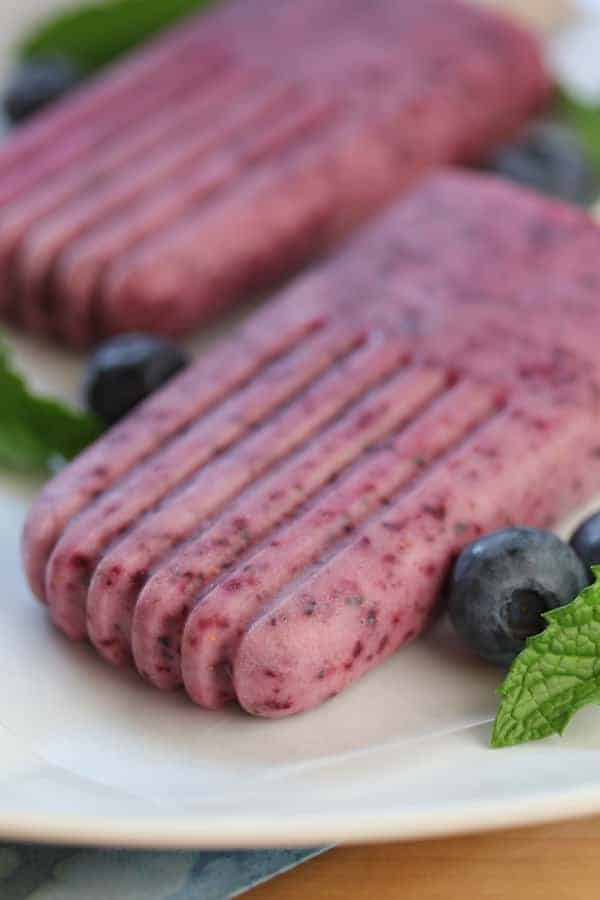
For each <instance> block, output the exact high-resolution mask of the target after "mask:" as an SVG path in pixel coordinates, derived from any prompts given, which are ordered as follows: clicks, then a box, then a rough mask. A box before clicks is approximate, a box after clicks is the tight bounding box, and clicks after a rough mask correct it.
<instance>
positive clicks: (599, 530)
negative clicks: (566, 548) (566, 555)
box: [571, 513, 600, 568]
mask: <svg viewBox="0 0 600 900" xmlns="http://www.w3.org/2000/svg"><path fill="white" fill-rule="evenodd" d="M571 547H572V548H573V550H574V551H575V553H576V554H577V556H578V557H579V558H580V559H582V560H583V562H584V563H585V564H586V566H587V567H588V568H591V567H592V566H600V513H596V515H594V516H592V517H591V518H589V519H586V521H585V522H583V523H582V524H581V525H580V526H579V528H578V529H577V531H576V532H575V534H574V535H573V537H572V538H571Z"/></svg>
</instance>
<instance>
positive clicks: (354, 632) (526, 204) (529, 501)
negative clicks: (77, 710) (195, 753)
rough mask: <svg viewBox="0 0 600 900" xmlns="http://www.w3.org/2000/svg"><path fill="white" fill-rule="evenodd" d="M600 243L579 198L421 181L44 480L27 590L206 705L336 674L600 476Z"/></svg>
mask: <svg viewBox="0 0 600 900" xmlns="http://www.w3.org/2000/svg"><path fill="white" fill-rule="evenodd" d="M599 251H600V232H599V231H598V228H597V225H596V224H595V223H594V222H593V221H592V220H591V219H590V218H589V217H588V216H587V215H586V214H584V213H583V212H581V211H579V210H574V209H571V208H569V207H567V206H564V205H562V204H558V203H554V202H551V201H549V200H546V199H543V198H541V197H539V196H536V195H534V194H533V193H530V192H528V191H525V190H522V189H519V188H517V187H515V186H511V185H508V184H506V183H503V182H501V181H499V180H496V179H494V178H491V177H486V176H482V175H474V174H466V173H459V172H457V171H454V172H452V171H446V172H443V173H440V174H438V175H435V176H431V177H430V178H428V179H426V180H425V181H424V182H423V184H422V185H421V186H420V187H419V188H416V189H413V190H412V191H410V192H408V194H407V195H406V196H405V198H404V200H403V202H401V203H400V204H398V205H397V206H396V207H394V208H393V209H392V210H390V211H389V212H388V213H387V214H385V215H384V216H383V217H381V218H380V219H379V220H378V221H377V222H376V223H374V224H373V225H372V226H370V227H369V228H367V229H365V230H363V232H361V233H360V234H359V235H358V236H357V237H356V238H355V239H353V240H352V241H351V242H350V243H348V244H347V245H346V246H345V247H344V248H343V249H342V250H341V251H339V252H338V253H337V254H336V255H335V256H334V257H332V258H331V259H330V260H328V261H325V262H323V263H322V264H321V265H320V266H317V267H315V268H314V269H313V270H311V271H310V272H308V273H307V274H305V275H304V276H302V277H300V278H298V279H297V280H296V281H295V282H293V283H292V284H291V285H290V286H289V287H288V288H286V289H285V290H284V291H283V292H282V293H281V294H280V296H279V297H276V298H274V299H273V300H272V301H271V302H270V303H268V304H266V305H265V306H264V307H263V308H262V309H261V310H260V311H259V312H258V313H256V314H255V315H254V316H252V317H251V318H250V319H248V320H247V321H246V323H245V324H244V325H242V326H240V327H238V329H237V330H236V331H234V333H233V334H232V335H231V336H229V337H227V338H225V339H223V340H222V341H221V342H220V343H219V344H217V345H216V346H215V347H213V348H212V349H211V350H210V351H209V352H208V353H206V354H205V355H204V356H202V357H201V358H200V359H199V360H198V361H197V362H196V363H195V364H194V365H193V366H192V367H190V368H189V369H188V370H187V371H186V372H184V373H183V374H182V375H180V376H178V377H177V378H176V379H175V380H174V381H173V382H171V383H170V384H169V385H168V386H167V387H166V388H165V389H164V390H162V391H161V392H159V393H158V394H157V395H155V396H154V397H152V398H150V399H149V400H148V401H146V403H145V404H143V405H142V406H140V407H139V408H138V409H137V410H135V411H134V412H133V413H132V414H130V416H129V417H128V418H126V419H125V420H124V421H123V423H121V424H120V425H118V426H117V427H115V428H114V429H112V430H111V431H109V432H108V433H107V435H106V436H105V437H103V438H102V439H101V440H100V441H98V442H97V443H96V444H95V445H94V446H93V447H91V448H90V449H89V450H88V451H86V452H85V453H84V454H82V456H81V457H79V459H77V460H76V461H75V462H74V463H72V464H71V465H70V466H69V467H67V468H66V469H64V470H63V471H62V472H61V473H60V474H59V475H58V476H57V477H56V478H55V479H54V480H53V481H52V482H50V483H49V485H48V486H47V487H46V488H45V489H44V491H43V492H42V495H41V497H40V499H39V500H38V501H37V503H36V504H35V505H34V507H33V509H32V510H31V513H30V515H29V517H28V521H27V524H26V527H25V532H24V538H23V549H24V558H25V565H26V569H27V572H28V575H29V579H30V583H31V586H32V589H33V591H34V592H35V593H36V594H37V595H38V596H39V597H40V599H42V600H44V601H45V602H47V603H48V605H49V608H50V613H51V615H52V618H53V620H54V621H55V623H56V624H57V625H58V626H59V627H60V628H61V629H62V630H63V631H64V632H65V633H66V634H67V635H69V636H70V637H71V638H73V639H86V638H88V639H89V640H91V641H92V643H93V644H94V645H95V647H96V648H97V650H98V652H99V653H100V654H101V655H102V656H103V657H104V658H105V659H107V660H108V661H109V662H111V663H113V664H115V665H131V664H132V663H135V665H136V666H137V668H138V670H139V672H140V673H141V675H142V676H143V677H144V678H145V679H146V680H147V681H149V682H151V683H152V684H154V685H155V686H156V687H158V688H160V689H163V690H170V689H174V688H177V687H179V686H181V685H182V684H183V685H184V686H185V689H186V690H187V692H188V694H189V696H190V697H191V698H192V699H193V700H194V701H195V702H197V703H198V704H199V705H201V706H204V707H206V708H210V709H215V708H219V707H220V706H222V705H223V704H224V703H226V702H229V701H232V700H236V699H237V701H238V702H239V703H240V704H242V706H243V707H244V708H245V709H247V710H248V711H249V712H251V713H253V714H256V715H260V716H268V717H278V716H284V715H289V714H292V713H296V712H301V711H304V710H306V709H310V708H312V707H314V706H316V705H318V704H319V703H321V702H323V701H325V700H327V699H329V698H331V697H333V696H334V695H335V694H337V693H339V692H340V691H341V690H343V689H344V688H345V687H347V686H348V685H350V684H351V683H352V682H353V681H354V680H355V679H356V678H358V677H360V676H362V675H363V674H365V673H366V672H368V671H369V670H370V669H372V668H373V667H375V666H376V665H377V664H378V663H380V662H381V661H383V660H384V659H386V658H387V657H388V656H389V655H390V654H392V653H393V652H395V651H396V650H397V649H398V648H399V647H401V646H402V645H404V644H405V643H407V642H408V641H411V640H413V639H415V638H416V637H418V635H419V634H420V633H421V632H422V631H423V629H424V628H425V627H426V625H427V622H428V621H429V619H430V617H431V616H432V614H433V612H434V610H435V608H436V604H437V601H438V598H439V595H440V590H441V587H442V584H443V581H444V579H445V577H446V574H447V572H448V569H449V566H450V564H451V561H452V559H453V558H454V556H455V555H456V554H457V553H458V552H459V551H460V549H461V548H462V547H464V545H465V544H466V543H468V542H469V541H470V540H472V539H473V538H475V537H477V536H479V535H480V534H482V533H484V532H487V531H490V530H493V529H494V528H498V527H503V526H506V525H508V524H511V523H514V524H520V525H533V526H540V527H548V526H551V525H552V524H553V523H555V522H556V521H557V520H558V519H559V518H560V517H561V516H562V515H563V514H564V513H566V512H568V511H569V510H570V509H572V507H573V506H574V505H575V504H577V503H579V502H580V501H582V500H584V499H586V498H588V497H589V496H590V495H591V494H593V493H594V492H595V491H597V490H598V489H599V488H600V363H598V359H597V353H596V339H595V334H596V331H597V328H598V327H599V326H600V307H599V304H598V288H599V287H600V253H599Z"/></svg>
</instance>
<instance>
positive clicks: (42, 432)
mask: <svg viewBox="0 0 600 900" xmlns="http://www.w3.org/2000/svg"><path fill="white" fill-rule="evenodd" d="M102 430H103V426H102V424H101V422H100V421H99V420H98V419H97V418H96V417H95V416H91V415H89V414H88V413H85V412H80V411H79V410H76V409H71V408H70V407H68V406H66V405H65V404H64V403H61V402H60V401H58V400H55V399H54V398H52V397H46V396H41V395H39V394H34V393H33V392H32V391H31V390H30V389H29V387H28V386H27V383H26V381H25V379H24V377H23V376H22V375H21V374H20V373H18V372H17V371H15V369H14V367H13V364H12V361H11V357H10V353H9V350H8V348H7V346H6V344H5V343H4V342H3V341H2V340H0V468H2V469H10V470H13V471H20V472H48V471H51V470H52V469H53V468H54V467H55V465H56V464H57V463H60V462H64V461H67V460H70V459H73V457H75V456H77V454H78V453H80V452H81V450H83V449H84V447H86V446H87V445H88V444H90V443H91V442H92V441H94V440H95V439H96V438H97V437H99V435H100V434H101V433H102Z"/></svg>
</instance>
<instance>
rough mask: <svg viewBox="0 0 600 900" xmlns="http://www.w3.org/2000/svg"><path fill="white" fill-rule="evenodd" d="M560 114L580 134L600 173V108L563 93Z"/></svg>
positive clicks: (559, 107)
mask: <svg viewBox="0 0 600 900" xmlns="http://www.w3.org/2000/svg"><path fill="white" fill-rule="evenodd" d="M558 114H559V115H560V117H561V118H562V119H563V121H565V122H566V123H567V124H568V125H570V126H571V128H573V129H574V130H575V131H576V132H577V133H578V134H579V136H580V138H581V141H582V143H583V146H584V147H585V149H586V150H587V154H588V156H589V159H590V162H591V164H592V165H593V166H594V168H595V169H596V170H597V171H598V172H600V107H597V106H588V105H586V104H585V103H580V102H578V101H577V100H574V99H573V98H572V97H571V96H569V95H568V94H566V93H564V92H563V93H562V94H561V96H560V98H559V101H558Z"/></svg>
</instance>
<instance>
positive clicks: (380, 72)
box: [0, 0, 550, 346]
mask: <svg viewBox="0 0 600 900" xmlns="http://www.w3.org/2000/svg"><path fill="white" fill-rule="evenodd" d="M549 94H550V80H549V77H548V75H547V74H546V72H545V70H544V67H543V64H542V59H541V54H540V51H539V48H538V46H537V44H536V42H535V40H534V38H532V37H531V36H529V35H528V34H526V33H525V32H524V31H522V30H521V29H520V28H519V27H517V26H516V25H513V24H511V23H510V22H508V21H505V20H504V19H502V18H501V17H499V16H497V15H496V14H494V13H491V12H489V11H486V10H484V9H481V8H477V7H476V6H471V5H470V4H467V3H463V2H461V0H405V2H396V0H374V2H372V3H364V2H363V0H329V2H327V3H323V2H322V0H302V3H298V2H296V0H233V2H226V3H224V4H223V5H222V6H218V7H217V8H216V9H215V10H214V11H210V12H209V13H207V14H204V15H202V16H197V17H194V18H192V19H190V21H189V22H187V23H185V24H184V25H183V26H181V27H179V28H177V29H175V31H173V32H172V33H170V34H168V35H167V36H164V37H162V38H160V39H158V40H157V41H155V42H154V43H153V44H152V45H151V46H149V47H148V48H145V49H144V50H142V51H141V52H140V53H137V54H134V55H133V56H132V57H131V58H130V59H128V60H126V61H125V62H124V63H122V64H120V65H118V66H117V67H115V69H114V71H112V72H108V73H107V74H105V75H103V76H102V77H101V78H100V79H99V80H97V81H96V82H94V83H93V84H91V85H90V86H89V87H84V88H83V89H81V90H79V91H77V92H76V93H75V94H74V95H73V96H72V97H68V98H66V99H65V100H64V102H62V103H60V104H59V105H58V106H57V107H56V109H54V110H50V111H49V112H46V113H43V114H42V115H41V116H40V117H39V118H36V120H35V121H34V122H33V124H31V125H30V126H26V127H25V128H24V129H22V130H19V131H18V132H17V133H16V134H15V136H14V137H13V138H11V139H9V140H8V141H7V142H6V143H5V144H3V146H2V148H1V149H0V201H1V210H0V308H2V309H4V311H5V313H6V315H7V316H10V317H11V319H12V320H13V321H15V322H18V323H20V324H21V325H22V326H23V327H24V328H25V329H27V330H29V331H32V332H35V333H39V334H46V335H48V336H53V337H57V338H59V339H62V340H64V341H67V342H69V343H71V344H73V345H76V346H85V345H88V344H90V343H93V342H94V341H97V340H98V339H99V338H102V337H103V336H105V335H108V334H113V333H115V332H121V331H129V330H142V329H143V330H145V331H147V330H149V329H150V330H155V331H158V332H164V333H170V334H182V333H186V332H188V331H189V330H190V329H191V328H192V327H194V326H196V325H200V324H202V323H203V322H205V321H206V320H207V319H209V318H210V317H211V316H214V315H216V314H217V313H218V312H219V311H220V310H222V309H224V308H225V307H227V306H230V305H232V304H234V303H235V302H237V301H238V300H240V299H242V298H244V297H247V296H249V295H251V294H253V293H254V292H257V291H262V290H264V289H266V288H267V287H269V286H271V285H272V284H273V283H275V282H278V281H280V280H281V279H282V278H283V277H285V276H287V275H289V274H290V273H291V272H293V271H294V270H296V269H298V268H299V267H300V266H302V265H303V264H304V263H305V262H306V261H307V260H309V259H310V258H311V257H313V256H315V255H318V254H322V253H323V251H325V250H327V249H328V248H330V247H331V246H332V245H333V244H334V243H336V242H338V241H339V240H340V239H341V238H342V237H343V236H344V235H346V234H347V233H348V232H349V231H350V230H351V229H352V228H354V227H356V226H357V225H359V224H360V223H362V222H363V221H364V220H366V219H367V218H369V217H370V216H372V215H373V214H374V213H376V212H377V211H378V210H379V209H380V208H382V207H383V206H385V205H387V204H389V202H390V200H391V199H392V198H393V197H394V196H395V195H397V194H398V193H399V192H400V191H401V190H403V189H404V188H406V187H407V186H409V185H411V184H412V183H413V182H415V181H416V179H418V178H419V177H421V176H422V175H423V173H424V172H427V171H428V170H430V169H431V168H433V167H437V166H438V165H440V164H444V163H453V162H456V163H470V162H474V161H478V160H479V159H480V158H481V157H483V156H484V155H485V154H486V153H487V152H488V151H489V150H490V148H491V147H492V146H493V145H494V144H495V143H496V142H498V141H501V140H504V139H506V138H507V137H508V136H510V135H511V134H512V133H513V132H515V130H517V129H518V128H519V127H520V126H521V125H522V124H523V123H524V122H525V121H526V120H527V119H528V118H529V117H530V116H531V115H533V114H534V113H535V112H537V111H538V110H539V109H541V108H542V107H543V105H544V103H545V101H546V100H547V99H548V97H549Z"/></svg>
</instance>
